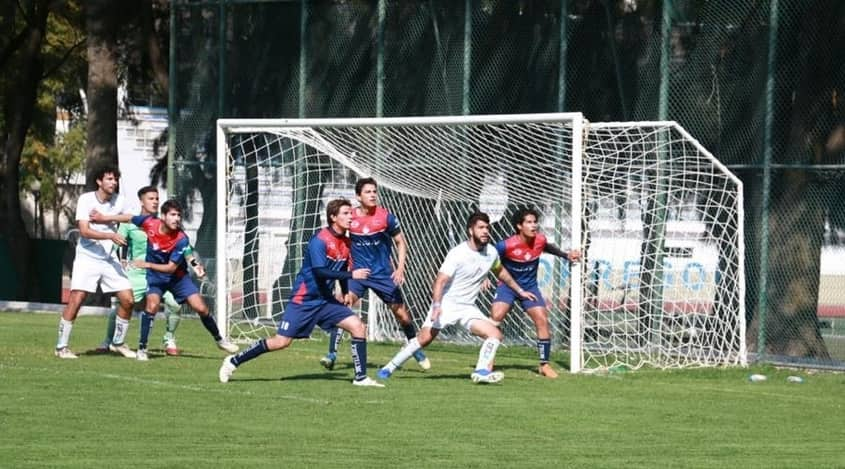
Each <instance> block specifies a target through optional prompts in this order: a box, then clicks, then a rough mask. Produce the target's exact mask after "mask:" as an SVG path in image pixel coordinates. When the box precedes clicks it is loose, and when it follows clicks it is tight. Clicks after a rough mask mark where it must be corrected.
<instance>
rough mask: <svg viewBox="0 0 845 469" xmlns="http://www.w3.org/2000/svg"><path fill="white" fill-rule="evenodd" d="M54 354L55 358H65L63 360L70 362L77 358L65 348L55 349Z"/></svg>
mask: <svg viewBox="0 0 845 469" xmlns="http://www.w3.org/2000/svg"><path fill="white" fill-rule="evenodd" d="M55 354H56V356H57V357H59V358H65V359H71V360H72V359H74V358H79V357H78V356H76V354H75V353H73V352H71V351H70V349H69V348H67V347H62V348H57V349H56V351H55Z"/></svg>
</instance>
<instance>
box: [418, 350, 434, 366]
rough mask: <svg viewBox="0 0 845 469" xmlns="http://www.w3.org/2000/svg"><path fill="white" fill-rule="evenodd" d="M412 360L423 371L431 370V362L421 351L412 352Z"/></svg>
mask: <svg viewBox="0 0 845 469" xmlns="http://www.w3.org/2000/svg"><path fill="white" fill-rule="evenodd" d="M414 360H416V361H417V365H419V366H420V368H422V369H423V370H430V369H431V360H429V359H428V357H426V356H425V353H423V351H422V349H419V350H417V351H416V352H414Z"/></svg>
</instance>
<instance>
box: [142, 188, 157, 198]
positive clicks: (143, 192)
mask: <svg viewBox="0 0 845 469" xmlns="http://www.w3.org/2000/svg"><path fill="white" fill-rule="evenodd" d="M147 192H156V193H158V189H157V188H156V187H155V186H144V187H142V188H140V189H138V198H139V199H140V198H141V197H143V196H144V194H146V193H147Z"/></svg>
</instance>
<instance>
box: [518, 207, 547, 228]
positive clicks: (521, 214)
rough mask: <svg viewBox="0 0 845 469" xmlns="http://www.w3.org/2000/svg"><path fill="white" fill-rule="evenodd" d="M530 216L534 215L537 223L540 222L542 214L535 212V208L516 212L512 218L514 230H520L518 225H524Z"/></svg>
mask: <svg viewBox="0 0 845 469" xmlns="http://www.w3.org/2000/svg"><path fill="white" fill-rule="evenodd" d="M528 215H534V218H535V219H536V220H537V221H540V212H538V211H537V210H534V209H533V208H521V209H519V210H517V211H516V213H514V214H513V216H512V217H511V224H513V229H515V230H518V229H519V228H517V225H520V224H522V222H524V221H525V217H527V216H528Z"/></svg>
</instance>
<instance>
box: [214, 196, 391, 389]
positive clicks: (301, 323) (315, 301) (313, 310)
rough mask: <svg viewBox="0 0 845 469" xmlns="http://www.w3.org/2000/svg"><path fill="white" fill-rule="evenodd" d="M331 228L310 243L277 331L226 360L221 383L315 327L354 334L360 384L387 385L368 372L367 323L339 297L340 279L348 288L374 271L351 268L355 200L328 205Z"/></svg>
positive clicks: (354, 349)
mask: <svg viewBox="0 0 845 469" xmlns="http://www.w3.org/2000/svg"><path fill="white" fill-rule="evenodd" d="M326 219H327V220H328V221H329V226H327V227H325V228H322V229H321V230H320V231H318V232H317V233H315V234H314V236H312V237H311V240H310V241H308V254H307V255H306V256H305V258H304V259H303V260H302V268H301V269H300V270H299V273H297V274H296V278H295V279H294V284H293V293H292V294H291V298H290V301H288V304H287V307H286V308H285V311H284V315H283V316H282V320H281V321H279V327H278V329H277V331H276V335H274V336H273V337H270V338H268V339H261V340H259V341H257V342H255V343H253V344H252V345H251V346H250V347H249V348H248V349H246V350H244V351H243V352H241V353H239V354H237V355H230V356H228V357H226V358H225V359H224V360H223V364H222V365H221V366H220V370H219V372H218V378H219V379H220V382H221V383H227V382H229V378H231V376H232V374H233V373H234V372H235V370H236V369H237V368H238V367H239V366H241V365H243V364H244V363H246V362H248V361H250V360H252V359H254V358H257V357H258V356H260V355H263V354H265V353H267V352H272V351H275V350H281V349H284V348H287V347H288V346H289V345H290V344H291V342H293V339H307V338H308V337H310V336H311V331H313V330H314V326H320V327H321V328H323V329H325V330H329V329H334V328H336V327H340V328H341V329H343V330H346V331H348V332H349V333H350V334H351V335H352V363H353V367H354V369H355V379H354V380H353V382H352V384H355V385H357V386H375V387H383V386H384V385H383V384H381V383H379V382H378V381H375V380H373V379H372V378H370V377H368V376H367V332H366V327H365V326H364V323H363V322H361V319H360V318H359V317H358V316H357V315H355V313H354V312H352V310H351V309H350V308H349V306H347V305H346V304H344V302H343V300H344V298H343V297H336V296H335V293H334V286H335V282H338V281H339V282H340V288H341V292H342V293H343V294H344V295H345V294H346V293H347V291H348V285H347V283H348V281H350V280H366V279H367V277H368V276H369V275H370V269H367V268H358V269H355V270H352V271H350V270H349V268H350V266H351V253H350V240H349V238H348V237H347V236H346V231H347V230H348V229H349V224H350V222H351V219H352V204H350V203H349V201H348V200H346V199H335V200H332V201H331V202H329V203H328V205H326Z"/></svg>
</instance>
